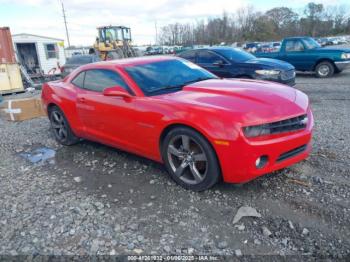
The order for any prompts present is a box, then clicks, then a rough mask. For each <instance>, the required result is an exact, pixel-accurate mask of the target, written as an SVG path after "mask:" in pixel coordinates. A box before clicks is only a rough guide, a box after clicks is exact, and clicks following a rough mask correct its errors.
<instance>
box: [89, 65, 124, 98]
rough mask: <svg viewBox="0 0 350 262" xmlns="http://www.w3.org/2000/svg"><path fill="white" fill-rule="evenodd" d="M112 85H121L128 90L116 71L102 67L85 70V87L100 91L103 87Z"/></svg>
mask: <svg viewBox="0 0 350 262" xmlns="http://www.w3.org/2000/svg"><path fill="white" fill-rule="evenodd" d="M113 86H121V87H123V88H124V89H125V90H127V91H128V92H130V89H129V87H128V86H127V85H126V83H125V82H124V80H123V79H122V78H121V76H120V75H119V74H118V73H117V72H113V71H110V70H103V69H98V70H88V71H86V75H85V81H84V88H85V89H87V90H91V91H95V92H102V91H103V90H104V89H105V88H107V87H113Z"/></svg>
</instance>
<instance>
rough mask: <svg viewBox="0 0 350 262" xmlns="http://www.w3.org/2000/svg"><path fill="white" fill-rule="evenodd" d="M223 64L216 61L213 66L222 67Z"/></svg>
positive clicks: (220, 61)
mask: <svg viewBox="0 0 350 262" xmlns="http://www.w3.org/2000/svg"><path fill="white" fill-rule="evenodd" d="M224 65H225V62H224V61H223V60H217V61H215V62H214V63H213V66H218V67H223V66H224Z"/></svg>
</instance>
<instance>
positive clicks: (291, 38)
mask: <svg viewBox="0 0 350 262" xmlns="http://www.w3.org/2000/svg"><path fill="white" fill-rule="evenodd" d="M301 38H312V37H311V36H293V37H286V38H285V39H284V40H294V39H301Z"/></svg>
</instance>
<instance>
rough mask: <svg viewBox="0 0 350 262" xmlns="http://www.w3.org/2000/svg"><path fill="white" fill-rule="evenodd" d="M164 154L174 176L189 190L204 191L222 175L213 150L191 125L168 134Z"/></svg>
mask: <svg viewBox="0 0 350 262" xmlns="http://www.w3.org/2000/svg"><path fill="white" fill-rule="evenodd" d="M162 157H163V161H164V163H165V166H166V168H167V170H168V172H169V173H170V176H171V177H172V179H173V180H175V182H177V183H178V184H180V185H181V186H182V187H184V188H186V189H190V190H194V191H203V190H206V189H208V188H210V187H212V186H213V185H214V184H216V183H217V182H218V180H219V178H220V175H221V172H220V166H219V162H218V160H217V157H216V154H215V152H214V149H213V148H212V147H211V145H210V144H209V142H208V141H207V140H206V139H205V138H204V137H203V136H202V135H201V134H199V133H198V132H196V131H194V130H192V129H190V128H186V127H179V128H175V129H173V130H171V131H170V132H169V133H168V134H167V135H166V137H165V139H164V142H163V146H162Z"/></svg>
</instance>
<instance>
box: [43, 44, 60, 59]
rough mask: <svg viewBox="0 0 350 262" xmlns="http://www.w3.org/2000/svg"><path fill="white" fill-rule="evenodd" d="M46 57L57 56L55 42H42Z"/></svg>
mask: <svg viewBox="0 0 350 262" xmlns="http://www.w3.org/2000/svg"><path fill="white" fill-rule="evenodd" d="M44 46H45V53H46V58H47V59H50V58H59V52H58V47H57V45H56V44H44Z"/></svg>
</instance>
